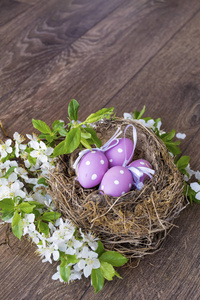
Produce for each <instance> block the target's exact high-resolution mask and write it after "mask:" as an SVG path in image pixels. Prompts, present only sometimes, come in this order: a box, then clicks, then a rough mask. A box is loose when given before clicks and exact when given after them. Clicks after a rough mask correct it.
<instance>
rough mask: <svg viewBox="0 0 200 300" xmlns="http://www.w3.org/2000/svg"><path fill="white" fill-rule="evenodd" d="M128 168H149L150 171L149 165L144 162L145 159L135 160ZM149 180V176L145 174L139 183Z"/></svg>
mask: <svg viewBox="0 0 200 300" xmlns="http://www.w3.org/2000/svg"><path fill="white" fill-rule="evenodd" d="M129 167H135V168H139V167H145V168H149V169H152V166H151V164H150V163H149V162H148V161H147V160H145V159H137V160H134V161H133V162H132V163H131V164H130V165H129ZM147 178H149V176H148V175H147V174H145V173H144V175H143V176H142V177H140V182H142V183H143V182H144V180H145V179H147Z"/></svg>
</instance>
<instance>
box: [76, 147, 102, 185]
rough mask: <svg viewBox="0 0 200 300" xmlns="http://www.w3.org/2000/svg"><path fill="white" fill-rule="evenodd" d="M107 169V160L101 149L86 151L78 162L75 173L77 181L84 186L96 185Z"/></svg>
mask: <svg viewBox="0 0 200 300" xmlns="http://www.w3.org/2000/svg"><path fill="white" fill-rule="evenodd" d="M107 170H108V160H107V158H106V156H105V155H104V153H103V152H101V151H90V152H88V153H86V154H85V155H84V156H83V157H82V159H81V161H80V162H79V165H78V168H77V173H78V176H77V177H78V178H77V179H78V181H79V183H80V184H81V185H82V187H84V188H92V187H95V186H96V185H98V184H99V183H100V182H101V180H102V178H103V176H104V174H105V172H106V171H107Z"/></svg>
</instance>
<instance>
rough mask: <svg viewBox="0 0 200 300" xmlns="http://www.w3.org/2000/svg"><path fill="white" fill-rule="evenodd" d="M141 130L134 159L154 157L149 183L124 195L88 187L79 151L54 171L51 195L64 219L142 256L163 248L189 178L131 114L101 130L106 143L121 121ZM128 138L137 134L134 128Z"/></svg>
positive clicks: (130, 253) (63, 159)
mask: <svg viewBox="0 0 200 300" xmlns="http://www.w3.org/2000/svg"><path fill="white" fill-rule="evenodd" d="M130 123H131V124H133V125H134V126H135V128H136V130H137V136H138V141H137V145H136V149H135V153H134V157H133V160H135V159H139V158H143V159H146V160H147V161H149V162H150V163H151V165H152V167H153V169H154V170H155V175H154V176H153V178H152V179H151V180H148V181H147V182H146V183H145V184H144V187H143V188H142V189H141V190H140V191H138V190H132V191H130V192H128V193H126V194H124V195H123V196H120V197H111V196H108V195H105V194H103V195H101V194H100V193H99V191H98V188H97V187H96V188H92V189H84V188H82V187H81V186H80V184H79V183H78V182H77V181H76V174H75V171H74V169H73V167H72V166H73V163H74V161H75V159H76V158H77V156H78V150H76V151H74V153H73V154H71V155H64V156H62V157H60V158H59V161H58V163H57V166H56V170H55V171H54V172H53V173H52V174H51V177H50V185H51V196H52V198H53V201H54V203H55V205H56V207H57V209H58V210H59V211H60V212H61V213H62V215H63V217H64V218H68V219H70V220H71V221H72V222H73V223H74V224H75V225H76V226H77V227H79V228H82V231H85V232H88V231H92V232H93V233H94V234H95V235H96V236H98V237H99V238H100V239H101V241H102V242H103V243H104V246H105V249H106V250H113V251H118V252H120V253H122V254H123V255H125V256H126V257H129V258H131V257H141V256H143V255H145V254H148V253H152V252H153V251H155V250H157V249H158V247H159V245H160V244H161V242H162V241H163V239H164V238H165V237H166V235H167V233H168V232H169V230H170V229H171V228H172V227H173V220H174V218H175V217H176V216H178V215H179V213H180V211H181V210H182V209H183V202H184V196H183V178H182V175H181V173H180V172H179V170H178V169H177V168H176V166H175V164H174V162H173V159H172V157H171V156H170V155H169V153H168V151H167V149H166V147H165V145H164V144H163V142H162V141H161V140H160V139H159V138H157V137H156V136H155V135H154V133H153V132H152V131H151V130H149V129H147V128H146V127H144V126H143V125H142V124H140V123H138V122H135V121H131V120H125V119H116V120H114V121H111V120H105V121H104V122H98V123H97V124H96V127H95V130H96V132H97V134H98V136H99V138H100V139H101V140H102V143H103V144H104V143H105V142H106V141H107V140H108V139H109V138H110V137H111V136H112V135H113V134H114V133H115V131H116V129H117V128H118V127H119V126H120V127H121V129H122V130H123V131H124V129H125V127H126V126H127V125H128V124H130ZM126 137H129V138H130V139H132V131H131V129H130V130H129V129H128V130H127V133H126Z"/></svg>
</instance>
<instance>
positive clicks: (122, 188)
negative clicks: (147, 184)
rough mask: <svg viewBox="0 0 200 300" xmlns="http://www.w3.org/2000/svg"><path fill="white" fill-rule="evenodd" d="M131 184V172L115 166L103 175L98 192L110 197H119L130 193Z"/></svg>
mask: <svg viewBox="0 0 200 300" xmlns="http://www.w3.org/2000/svg"><path fill="white" fill-rule="evenodd" d="M132 183H133V178H132V174H131V172H130V171H129V170H128V169H127V168H125V167H122V166H115V167H112V168H110V169H109V170H108V171H107V172H106V173H105V175H104V176H103V179H102V181H101V184H100V186H99V190H102V191H103V192H104V193H105V194H107V195H110V196H112V197H119V196H121V195H123V194H125V193H127V192H129V191H130V189H131V187H132Z"/></svg>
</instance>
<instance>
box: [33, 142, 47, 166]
mask: <svg viewBox="0 0 200 300" xmlns="http://www.w3.org/2000/svg"><path fill="white" fill-rule="evenodd" d="M29 145H30V147H31V148H33V149H34V150H33V151H31V153H30V156H32V157H35V158H37V159H38V160H39V161H40V162H41V163H45V162H47V160H48V159H47V156H49V155H51V154H52V153H53V148H51V147H49V148H47V146H46V145H45V143H44V142H42V141H40V142H37V141H30V142H29Z"/></svg>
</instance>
